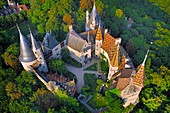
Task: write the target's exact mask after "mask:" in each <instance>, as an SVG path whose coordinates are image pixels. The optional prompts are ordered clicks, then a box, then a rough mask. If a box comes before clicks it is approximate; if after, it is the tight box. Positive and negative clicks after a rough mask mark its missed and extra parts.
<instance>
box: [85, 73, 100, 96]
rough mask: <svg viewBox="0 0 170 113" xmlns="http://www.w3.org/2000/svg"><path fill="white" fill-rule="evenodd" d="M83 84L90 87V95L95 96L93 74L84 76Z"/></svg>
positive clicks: (95, 79) (94, 77)
mask: <svg viewBox="0 0 170 113" xmlns="http://www.w3.org/2000/svg"><path fill="white" fill-rule="evenodd" d="M84 82H85V85H87V86H89V87H90V93H91V94H95V92H96V87H97V78H96V75H94V74H87V73H85V74H84Z"/></svg>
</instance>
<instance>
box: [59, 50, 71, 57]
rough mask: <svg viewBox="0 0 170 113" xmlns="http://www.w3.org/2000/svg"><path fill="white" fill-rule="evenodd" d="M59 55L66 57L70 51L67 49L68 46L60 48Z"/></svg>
mask: <svg viewBox="0 0 170 113" xmlns="http://www.w3.org/2000/svg"><path fill="white" fill-rule="evenodd" d="M61 56H62V58H63V59H66V58H68V57H69V56H70V51H69V50H68V48H64V49H62V50H61Z"/></svg>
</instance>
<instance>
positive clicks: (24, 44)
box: [18, 27, 36, 62]
mask: <svg viewBox="0 0 170 113" xmlns="http://www.w3.org/2000/svg"><path fill="white" fill-rule="evenodd" d="M18 31H19V35H20V55H19V60H20V61H21V62H31V61H34V60H36V58H35V56H34V54H33V52H32V51H31V49H30V47H29V44H28V41H27V39H26V38H25V37H24V35H23V34H22V33H21V31H20V29H19V27H18Z"/></svg>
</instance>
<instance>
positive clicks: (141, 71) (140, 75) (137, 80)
mask: <svg viewBox="0 0 170 113" xmlns="http://www.w3.org/2000/svg"><path fill="white" fill-rule="evenodd" d="M144 79H145V67H144V66H142V65H139V67H138V68H137V73H136V75H135V77H134V80H133V83H134V84H136V85H138V86H142V87H143V86H144Z"/></svg>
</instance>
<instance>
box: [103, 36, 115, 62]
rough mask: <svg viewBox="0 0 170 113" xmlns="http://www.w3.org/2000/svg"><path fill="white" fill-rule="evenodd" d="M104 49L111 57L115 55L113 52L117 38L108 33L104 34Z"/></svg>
mask: <svg viewBox="0 0 170 113" xmlns="http://www.w3.org/2000/svg"><path fill="white" fill-rule="evenodd" d="M102 49H104V50H105V51H106V52H107V53H108V55H109V58H110V59H111V58H112V57H113V52H114V50H115V49H116V45H115V38H113V37H112V36H111V35H110V34H108V33H106V34H105V35H104V42H103V44H102Z"/></svg>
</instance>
